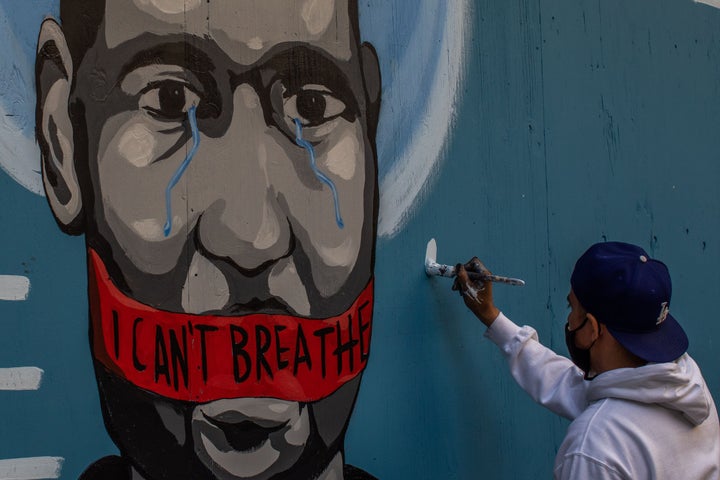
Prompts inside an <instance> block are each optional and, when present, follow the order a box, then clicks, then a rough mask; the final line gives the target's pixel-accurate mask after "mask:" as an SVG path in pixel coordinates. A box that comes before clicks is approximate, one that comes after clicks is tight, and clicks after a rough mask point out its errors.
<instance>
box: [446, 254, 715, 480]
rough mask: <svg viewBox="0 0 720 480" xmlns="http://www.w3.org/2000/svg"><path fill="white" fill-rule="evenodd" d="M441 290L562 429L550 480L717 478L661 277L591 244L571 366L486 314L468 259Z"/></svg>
mask: <svg viewBox="0 0 720 480" xmlns="http://www.w3.org/2000/svg"><path fill="white" fill-rule="evenodd" d="M457 268H458V276H457V279H456V281H455V284H454V285H453V289H454V290H459V291H460V293H461V295H462V297H463V299H464V301H465V304H466V305H467V307H468V308H469V309H470V310H471V311H472V312H473V313H474V314H475V316H477V317H478V318H479V319H480V320H481V321H482V322H483V323H484V324H485V325H487V327H488V329H487V332H486V336H487V337H488V338H489V339H490V340H492V341H493V342H494V343H495V344H496V345H497V346H498V347H500V349H501V351H502V352H503V354H504V355H505V357H506V358H507V360H508V362H509V364H510V371H511V373H512V375H513V377H514V378H515V380H516V381H517V382H518V383H519V384H520V386H521V387H522V388H523V389H524V390H525V391H526V392H528V393H529V394H530V396H532V398H533V399H534V400H535V401H536V402H538V403H540V404H541V405H544V406H545V407H547V408H548V409H550V410H551V411H553V412H555V413H557V414H558V415H561V416H563V417H565V418H568V419H570V420H572V423H571V424H570V427H569V428H568V432H567V435H566V437H565V439H564V441H563V443H562V445H561V446H560V449H559V451H558V453H557V457H556V458H555V466H554V471H553V474H554V478H556V479H562V480H570V479H573V480H577V479H593V480H597V479H607V480H611V479H612V480H620V479H623V480H677V479H718V478H720V442H718V438H720V426H719V425H718V416H717V411H716V408H715V403H714V402H713V399H712V397H711V396H710V392H709V391H708V388H707V386H706V385H705V381H704V380H703V377H702V374H701V373H700V369H699V368H698V366H697V364H696V363H695V362H694V361H693V359H692V358H690V356H689V355H688V354H687V353H686V350H687V347H688V339H687V336H686V335H685V332H684V331H683V329H682V328H681V327H680V325H679V324H678V323H677V321H676V320H675V318H674V317H673V316H672V315H670V313H669V312H670V295H671V283H670V275H669V273H668V270H667V267H666V266H665V265H664V264H663V263H662V262H660V261H658V260H655V259H652V258H650V256H649V255H648V254H647V253H646V252H645V251H644V250H643V249H641V248H640V247H637V246H634V245H630V244H627V243H619V242H607V243H599V244H596V245H593V246H592V247H590V249H588V250H587V251H586V252H585V253H584V254H583V255H582V256H581V257H580V259H579V260H578V261H577V263H576V264H575V269H574V271H573V274H572V277H571V279H570V286H571V289H570V293H569V294H568V302H569V308H570V314H569V315H568V321H567V325H566V327H565V334H566V339H567V346H568V350H569V352H570V356H571V358H572V361H570V360H568V359H567V358H565V357H562V356H559V355H557V354H555V353H554V352H552V351H551V350H549V349H548V348H546V347H544V346H542V345H541V344H540V343H538V338H537V333H536V332H535V330H533V329H532V328H531V327H519V326H517V325H515V324H514V323H513V322H511V321H510V320H509V319H508V318H507V317H506V316H505V315H503V314H502V313H501V312H500V311H499V310H498V309H497V307H496V306H495V304H494V303H493V295H492V284H490V283H482V282H474V281H471V280H470V279H469V278H468V273H467V272H468V270H469V271H474V272H479V273H480V272H487V270H486V269H485V267H484V266H483V264H482V263H481V262H480V261H479V260H478V259H477V258H473V259H472V260H471V261H470V262H469V263H467V264H466V265H464V266H463V265H458V267H457Z"/></svg>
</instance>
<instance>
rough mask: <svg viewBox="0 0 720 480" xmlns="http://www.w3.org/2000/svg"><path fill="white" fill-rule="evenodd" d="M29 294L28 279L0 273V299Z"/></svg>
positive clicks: (17, 297) (23, 297)
mask: <svg viewBox="0 0 720 480" xmlns="http://www.w3.org/2000/svg"><path fill="white" fill-rule="evenodd" d="M29 294H30V280H29V279H28V278H27V277H22V276H19V275H0V300H9V301H11V302H12V301H16V302H17V301H23V300H27V298H28V295H29ZM0 480H2V479H0Z"/></svg>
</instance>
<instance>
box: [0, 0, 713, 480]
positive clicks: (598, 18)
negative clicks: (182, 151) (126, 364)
mask: <svg viewBox="0 0 720 480" xmlns="http://www.w3.org/2000/svg"><path fill="white" fill-rule="evenodd" d="M1 2H2V3H1V4H2V6H3V7H4V8H5V9H6V11H10V10H11V9H13V10H16V9H20V8H22V7H20V6H19V2H15V1H12V0H1ZM39 3H40V2H38V4H39ZM46 3H48V6H47V7H43V8H45V9H46V11H51V10H52V6H51V5H50V3H51V2H46ZM378 3H382V2H374V4H378ZM440 3H442V2H440ZM397 5H403V2H397ZM406 5H407V4H406ZM409 5H410V6H409V7H407V6H406V8H412V3H411V4H409ZM28 8H29V7H28ZM388 15H389V17H387V18H386V19H385V22H386V23H385V24H383V25H394V26H396V27H398V28H400V27H402V28H405V27H404V23H403V18H404V17H403V14H402V12H398V11H397V9H392V11H391V12H389V14H388ZM466 21H467V25H466V26H467V27H469V34H468V40H467V41H468V45H467V47H466V52H465V66H464V75H463V78H464V80H463V83H462V86H461V89H460V90H459V91H458V92H457V96H458V101H457V105H456V106H455V116H454V123H453V124H452V128H451V136H450V138H449V141H448V143H447V145H446V146H445V148H444V149H443V151H442V159H441V162H439V163H438V167H437V168H436V169H435V170H434V173H433V175H432V178H431V180H430V181H429V183H428V184H427V185H426V187H425V188H424V190H423V194H422V195H421V197H420V198H419V200H418V202H419V203H417V204H416V207H415V208H414V209H413V210H411V212H410V213H409V216H408V221H407V223H405V224H404V225H403V227H402V229H401V230H400V231H399V232H398V233H397V234H396V235H394V236H390V235H386V236H383V237H380V238H379V241H378V246H377V252H376V262H375V277H376V306H375V311H376V319H375V325H374V331H373V345H372V356H371V357H370V363H369V366H368V368H367V370H366V373H365V376H364V378H363V384H362V388H361V389H360V396H359V399H358V401H357V404H356V407H355V412H354V414H353V417H352V420H351V425H350V430H349V432H348V435H347V440H346V445H347V457H348V460H349V462H350V463H352V464H354V465H358V466H361V467H363V468H364V469H365V470H367V471H369V472H371V473H373V474H375V475H376V476H378V477H379V478H381V479H406V478H407V479H411V478H412V479H416V478H417V479H474V478H487V479H528V478H550V477H551V470H552V462H553V457H554V453H555V451H556V449H557V447H558V445H559V444H560V442H561V441H562V438H563V435H564V432H565V429H566V427H567V423H566V422H565V421H563V420H560V419H558V418H557V417H555V416H554V415H552V414H550V413H549V412H547V411H545V410H543V409H542V408H541V407H539V406H537V405H535V404H534V403H533V402H532V401H531V400H530V399H529V398H528V397H526V396H525V395H524V394H523V392H522V391H521V390H520V389H519V388H518V387H517V386H516V385H515V384H514V383H513V381H512V379H511V378H510V376H509V374H508V371H507V367H506V365H504V363H503V361H502V359H501V357H500V354H499V353H498V351H497V350H496V348H495V347H494V346H493V345H492V344H491V343H490V342H489V341H487V340H485V339H484V338H483V336H482V335H483V330H484V327H483V326H482V325H481V324H480V323H479V322H478V321H476V320H475V319H474V318H473V317H472V315H471V314H470V313H469V312H467V311H466V310H465V309H464V307H463V305H462V302H461V300H460V299H459V298H458V297H457V294H455V293H454V292H451V291H450V285H451V282H450V281H449V280H447V279H441V278H428V277H426V276H425V274H424V272H423V268H422V267H423V259H424V254H425V246H426V244H427V241H428V240H429V239H430V238H431V237H434V238H436V239H437V242H438V247H439V252H438V260H439V261H440V262H443V263H451V264H453V263H456V262H459V261H465V260H467V259H469V258H470V257H472V256H474V255H477V256H478V257H480V258H481V259H482V260H483V261H484V262H485V263H486V264H487V265H488V266H489V267H490V268H491V269H493V270H494V271H496V272H498V273H501V274H506V275H510V276H517V277H521V278H523V279H525V280H526V281H527V285H526V286H525V287H522V288H517V287H507V286H498V287H497V288H496V289H495V292H496V302H497V304H498V305H499V306H500V307H501V308H502V310H503V311H504V312H505V313H506V314H507V315H508V316H509V317H511V318H512V319H514V320H515V321H516V322H518V323H527V324H530V325H532V326H534V327H535V328H536V329H537V330H538V332H539V334H540V339H541V340H542V341H543V342H544V343H546V344H547V345H549V346H551V347H552V348H554V349H556V350H557V351H558V352H561V353H566V350H565V347H564V341H563V331H562V328H563V325H564V322H565V318H566V314H567V309H566V300H565V296H566V294H567V291H568V288H569V282H568V280H569V275H570V272H571V270H572V266H573V264H574V261H575V259H576V258H577V257H578V256H579V255H580V254H581V253H582V252H583V251H584V250H585V248H587V246H589V245H590V244H591V243H594V242H597V241H602V240H604V239H607V240H623V241H629V242H633V243H637V244H639V245H641V246H643V247H645V248H646V249H647V250H648V251H649V252H650V253H651V254H652V255H655V256H657V257H658V258H660V259H662V260H663V261H665V262H666V263H667V265H668V266H669V268H670V272H671V274H672V277H673V281H674V296H673V304H672V311H673V315H674V316H675V317H676V318H677V319H678V320H679V321H680V322H681V324H682V325H683V326H684V328H685V329H686V331H687V333H688V336H689V337H690V350H689V351H690V354H691V355H692V356H693V357H694V358H695V359H696V360H697V362H698V363H699V365H700V367H701V368H702V369H703V372H704V374H705V376H706V380H707V382H708V384H709V386H710V388H711V391H712V393H713V395H714V397H715V398H716V399H720V365H719V364H718V362H717V355H716V353H715V348H716V345H717V344H718V342H719V341H720V323H718V322H717V321H716V320H715V318H714V317H715V315H716V314H715V303H714V301H715V300H716V299H717V298H718V296H719V294H720V268H718V266H720V241H719V240H720V238H719V237H720V193H719V190H718V187H717V184H718V183H719V182H720V134H719V131H718V130H719V128H720V10H719V9H716V8H713V7H710V6H708V5H703V4H698V3H694V2H692V1H691V0H594V1H590V0H575V1H564V2H562V1H557V0H545V1H539V0H532V1H531V0H510V1H502V2H500V1H494V0H472V1H471V2H470V8H469V11H468V16H467V19H466ZM7 28H9V26H8V24H2V23H0V30H2V29H7ZM402 28H400V31H402ZM33 35H34V33H32V34H31V33H28V34H27V37H28V38H30V37H32V36H33ZM397 35H398V36H400V35H402V33H398V34H397ZM28 45H30V43H28ZM401 48H410V47H408V45H407V44H405V43H404V42H400V41H397V42H388V44H387V46H386V48H385V50H384V52H383V51H382V50H381V51H380V56H381V64H382V65H384V66H385V68H386V69H387V68H392V65H393V63H394V62H393V58H395V57H394V56H395V55H397V56H398V57H397V58H399V57H400V55H402V52H401V51H400V49H401ZM383 53H384V54H385V57H384V58H383ZM417 67H418V69H420V70H421V69H422V65H418V66H417ZM2 78H5V77H2ZM8 85H9V84H8V83H0V98H4V99H6V100H7V98H9V95H11V94H14V93H16V92H13V91H11V87H9V86H8ZM13 98H14V97H13ZM384 121H385V122H392V121H393V116H392V114H385V117H384ZM418 121H420V122H422V121H423V120H422V119H418ZM427 121H428V122H431V121H432V119H428V120H427ZM431 126H432V125H431ZM0 128H3V123H2V120H0ZM30 129H31V128H30ZM380 135H382V129H381V133H380ZM4 138H7V137H4ZM2 141H5V140H2ZM380 141H382V140H380ZM407 141H408V138H397V139H395V140H392V141H390V144H392V143H393V142H398V143H403V144H404V143H407ZM385 142H388V140H387V139H386V140H385ZM391 146H392V145H391ZM380 161H381V162H382V161H383V159H382V158H381V159H380ZM0 205H3V208H2V209H0V225H2V232H1V233H0V235H1V237H0V238H1V240H0V247H1V248H0V274H4V275H23V276H27V277H28V278H30V279H31V281H32V289H31V293H30V297H29V299H28V301H26V302H0V331H2V332H3V333H2V335H0V367H16V366H26V365H38V366H42V368H43V369H44V370H45V371H46V375H45V377H44V381H43V384H42V387H41V388H40V390H38V391H31V392H12V391H0V406H2V413H1V414H0V459H10V458H22V457H36V456H57V457H63V458H64V459H65V460H64V465H63V468H62V477H61V478H63V479H72V478H76V477H77V475H78V474H79V473H80V472H81V471H82V470H83V469H84V468H85V467H86V466H87V465H88V464H89V463H91V462H92V461H93V460H95V459H97V458H99V457H101V456H103V455H106V454H109V453H112V452H114V446H113V444H112V443H111V442H110V440H109V439H108V437H107V434H106V433H105V429H104V427H103V425H102V419H101V415H100V410H99V404H98V400H97V389H96V386H95V380H94V376H93V373H92V367H91V363H90V352H89V346H88V339H87V308H86V299H85V273H84V263H83V262H84V244H83V242H82V239H80V238H71V237H67V236H65V235H63V234H61V233H60V231H59V230H58V229H57V226H56V224H55V222H54V221H53V219H52V217H51V215H50V213H49V211H48V208H47V205H46V201H45V199H44V198H42V197H40V196H37V195H35V194H32V193H30V192H28V191H27V190H25V189H24V188H22V187H21V186H19V185H18V184H16V183H15V182H14V181H13V180H12V179H11V178H10V177H9V176H8V175H5V174H4V173H2V172H0Z"/></svg>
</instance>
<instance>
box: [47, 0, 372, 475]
mask: <svg viewBox="0 0 720 480" xmlns="http://www.w3.org/2000/svg"><path fill="white" fill-rule="evenodd" d="M60 5H61V6H60V18H61V20H62V22H61V23H59V22H57V21H56V20H53V19H48V20H46V21H45V22H44V23H43V25H42V29H41V33H40V38H39V45H38V58H37V65H36V71H37V96H38V110H37V136H38V142H39V144H40V147H41V150H42V152H43V180H44V185H45V190H46V194H47V199H48V202H49V205H50V207H51V209H52V212H53V214H54V216H55V219H56V220H57V222H58V224H59V226H60V228H62V229H63V231H65V232H67V233H69V234H73V235H78V234H85V239H86V245H87V259H88V285H89V294H88V297H89V305H90V343H91V349H92V354H93V361H94V366H95V372H96V377H97V383H98V388H99V394H100V402H101V406H102V410H103V415H104V420H105V425H106V428H107V430H108V433H109V434H110V436H111V438H112V440H113V441H114V442H115V444H116V445H117V446H118V449H119V451H120V456H112V457H107V458H104V459H101V460H99V461H98V462H96V463H95V464H94V465H92V466H90V467H89V468H88V469H87V471H86V472H85V473H84V474H83V476H82V478H83V479H105V480H108V479H110V480H112V479H130V478H132V479H143V480H158V479H173V480H178V479H194V480H197V479H256V480H261V479H275V480H280V479H293V480H304V479H320V480H323V479H343V478H344V479H345V480H351V479H371V478H373V477H372V476H370V475H369V474H367V473H365V472H363V471H361V470H360V469H357V468H354V467H352V466H350V465H346V464H345V456H344V437H345V431H346V429H347V425H348V421H349V418H350V414H351V412H352V409H353V406H354V402H355V399H356V396H357V392H358V388H359V386H360V381H361V377H362V372H363V370H364V368H365V365H366V364H367V360H368V355H369V352H370V344H369V342H370V335H371V323H372V305H373V263H374V252H375V235H376V223H377V166H376V152H375V132H376V127H377V118H378V111H379V103H380V75H379V70H378V62H377V57H376V55H375V52H374V50H373V48H372V47H371V46H370V45H367V44H361V43H360V41H359V31H358V28H359V27H358V25H359V24H358V8H357V1H356V0H335V1H331V2H320V3H319V2H316V1H297V2H287V1H285V0H264V1H262V2H238V1H236V0H212V1H209V0H208V1H205V0H202V1H201V0H163V1H157V0H104V1H102V0H61V2H60Z"/></svg>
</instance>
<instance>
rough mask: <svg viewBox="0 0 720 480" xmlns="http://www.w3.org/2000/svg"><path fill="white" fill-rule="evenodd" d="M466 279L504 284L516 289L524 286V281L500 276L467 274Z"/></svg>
mask: <svg viewBox="0 0 720 480" xmlns="http://www.w3.org/2000/svg"><path fill="white" fill-rule="evenodd" d="M468 277H470V279H471V280H480V281H483V282H496V283H506V284H508V285H515V286H517V287H522V286H523V285H525V280H520V279H519V278H511V277H503V276H500V275H492V274H484V273H475V272H468Z"/></svg>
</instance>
